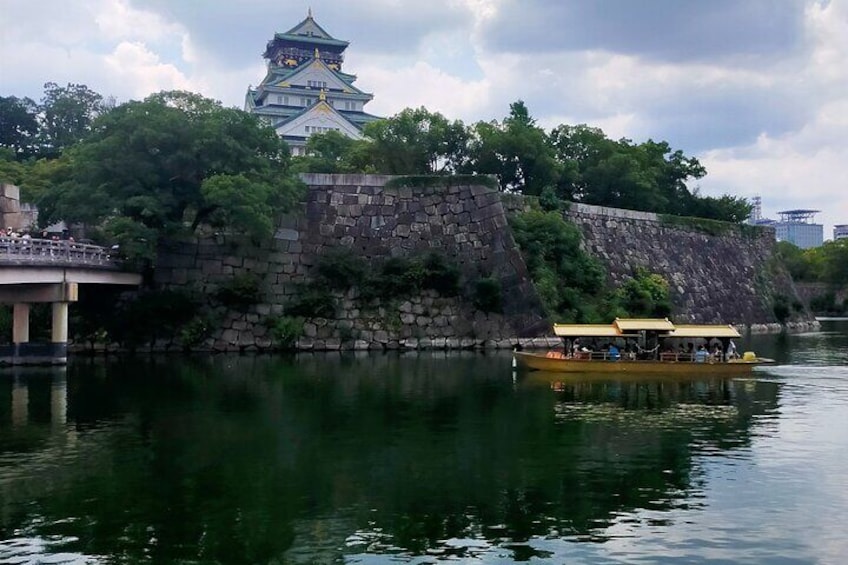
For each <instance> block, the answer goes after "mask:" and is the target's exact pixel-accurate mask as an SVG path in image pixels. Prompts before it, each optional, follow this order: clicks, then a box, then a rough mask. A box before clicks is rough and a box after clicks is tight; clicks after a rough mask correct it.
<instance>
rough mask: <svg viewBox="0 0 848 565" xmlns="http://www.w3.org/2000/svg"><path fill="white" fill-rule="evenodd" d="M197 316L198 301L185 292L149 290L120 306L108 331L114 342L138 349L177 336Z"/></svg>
mask: <svg viewBox="0 0 848 565" xmlns="http://www.w3.org/2000/svg"><path fill="white" fill-rule="evenodd" d="M198 313H199V303H198V301H197V300H196V298H195V297H194V296H192V295H190V294H189V293H187V292H185V291H180V290H156V291H150V292H146V293H143V294H140V295H138V296H137V297H136V298H135V299H133V300H131V301H129V302H124V303H122V304H121V305H120V307H119V308H118V311H117V315H115V316H114V317H113V323H112V325H111V326H110V327H109V328H108V331H109V334H110V335H112V336H114V338H115V340H116V341H118V342H120V343H123V344H125V345H128V346H130V347H132V346H138V345H140V344H143V343H151V342H153V341H155V340H156V339H158V338H170V337H173V336H175V335H177V334H178V333H179V331H180V330H181V328H182V327H183V326H185V325H186V324H188V323H189V322H191V321H192V320H193V319H194V318H195V316H197V315H198Z"/></svg>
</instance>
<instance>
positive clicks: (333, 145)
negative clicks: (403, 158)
mask: <svg viewBox="0 0 848 565" xmlns="http://www.w3.org/2000/svg"><path fill="white" fill-rule="evenodd" d="M295 161H296V165H297V167H298V168H299V169H300V170H303V171H305V172H310V173H366V172H375V171H374V168H373V166H372V165H371V148H370V144H369V142H368V141H366V140H357V139H352V138H350V137H348V136H346V135H344V134H343V133H340V132H338V131H335V130H330V131H328V132H326V133H316V134H313V135H311V136H309V139H308V140H307V142H306V156H304V157H296V158H295Z"/></svg>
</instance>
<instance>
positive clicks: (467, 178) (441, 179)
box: [385, 175, 499, 190]
mask: <svg viewBox="0 0 848 565" xmlns="http://www.w3.org/2000/svg"><path fill="white" fill-rule="evenodd" d="M475 185H479V186H485V187H487V188H491V189H492V190H498V189H499V185H498V181H497V179H495V178H493V177H492V176H489V175H408V176H403V177H395V178H393V179H389V180H388V181H387V182H386V184H385V188H405V187H409V188H448V187H451V186H475Z"/></svg>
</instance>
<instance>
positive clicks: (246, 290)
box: [215, 273, 262, 309]
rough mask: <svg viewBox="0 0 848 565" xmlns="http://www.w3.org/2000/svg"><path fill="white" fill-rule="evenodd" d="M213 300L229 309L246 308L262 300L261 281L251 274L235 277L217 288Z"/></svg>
mask: <svg viewBox="0 0 848 565" xmlns="http://www.w3.org/2000/svg"><path fill="white" fill-rule="evenodd" d="M215 298H217V299H218V300H219V301H220V302H221V303H222V304H223V305H225V306H228V307H230V308H238V309H244V308H247V307H248V306H250V305H252V304H257V303H258V302H260V300H261V299H262V289H261V281H260V279H259V277H258V276H257V275H255V274H253V273H241V274H238V275H235V276H234V277H233V278H232V279H230V280H228V281H226V282H224V283H223V284H221V286H219V287H218V291H217V292H216V293H215Z"/></svg>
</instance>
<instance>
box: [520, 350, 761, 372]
mask: <svg viewBox="0 0 848 565" xmlns="http://www.w3.org/2000/svg"><path fill="white" fill-rule="evenodd" d="M514 355H515V360H516V362H517V364H518V366H519V367H523V368H526V369H530V370H533V371H548V372H553V373H631V374H646V375H647V374H653V375H664V374H672V375H683V374H709V375H746V374H749V373H750V372H751V371H752V370H753V369H754V367H759V366H763V365H771V364H773V361H771V360H767V359H755V360H742V359H737V360H733V361H728V362H726V363H724V362H722V363H693V362H691V361H625V360H618V361H603V360H588V359H569V358H561V357H548V356H546V355H545V354H540V353H528V352H525V351H515V352H514Z"/></svg>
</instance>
